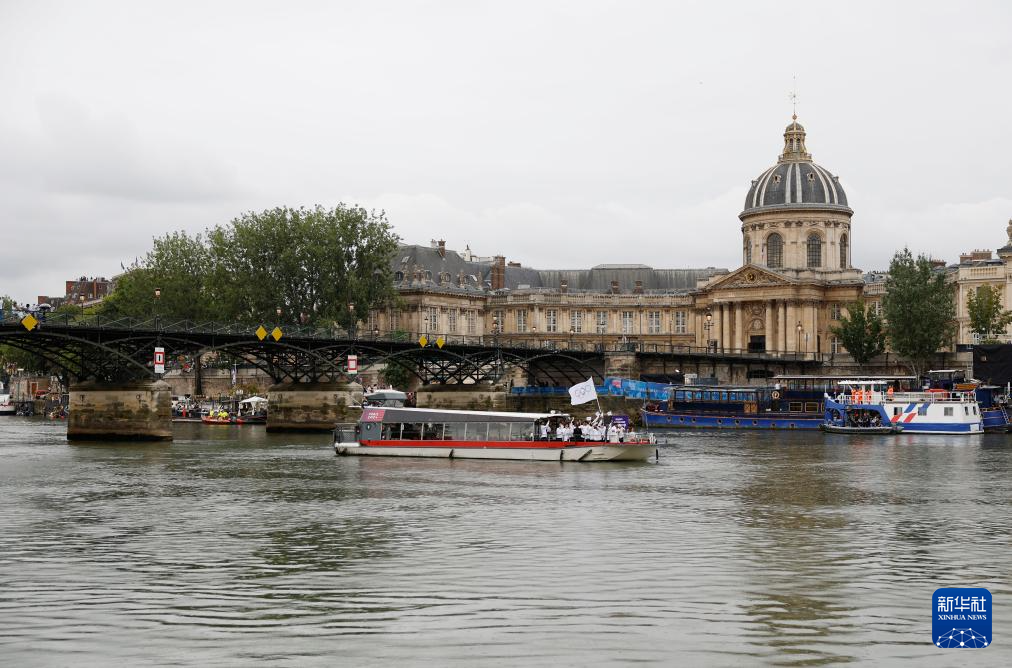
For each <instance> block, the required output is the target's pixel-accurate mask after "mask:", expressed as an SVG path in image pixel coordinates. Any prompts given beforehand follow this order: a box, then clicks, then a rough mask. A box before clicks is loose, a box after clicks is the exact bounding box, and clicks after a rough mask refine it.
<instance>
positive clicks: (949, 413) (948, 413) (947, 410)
mask: <svg viewBox="0 0 1012 668" xmlns="http://www.w3.org/2000/svg"><path fill="white" fill-rule="evenodd" d="M945 417H952V406H946V407H945Z"/></svg>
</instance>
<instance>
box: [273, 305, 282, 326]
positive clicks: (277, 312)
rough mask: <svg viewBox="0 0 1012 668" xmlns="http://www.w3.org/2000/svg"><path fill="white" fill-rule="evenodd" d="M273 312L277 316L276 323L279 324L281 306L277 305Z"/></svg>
mask: <svg viewBox="0 0 1012 668" xmlns="http://www.w3.org/2000/svg"><path fill="white" fill-rule="evenodd" d="M274 313H275V314H277V316H278V324H281V307H280V306H279V307H277V308H276V309H274Z"/></svg>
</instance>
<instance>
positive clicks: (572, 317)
mask: <svg viewBox="0 0 1012 668" xmlns="http://www.w3.org/2000/svg"><path fill="white" fill-rule="evenodd" d="M569 331H571V332H575V333H577V334H579V333H580V332H582V331H583V311H570V312H569Z"/></svg>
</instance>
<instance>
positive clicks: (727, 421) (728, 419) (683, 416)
mask: <svg viewBox="0 0 1012 668" xmlns="http://www.w3.org/2000/svg"><path fill="white" fill-rule="evenodd" d="M642 416H643V426H645V427H647V428H649V429H801V430H808V431H818V430H819V426H820V425H821V424H822V422H823V419H822V416H821V415H820V416H812V417H809V416H798V415H783V414H779V415H778V414H776V413H750V414H741V415H733V414H730V415H705V414H698V413H661V412H655V411H642Z"/></svg>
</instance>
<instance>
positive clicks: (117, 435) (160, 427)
mask: <svg viewBox="0 0 1012 668" xmlns="http://www.w3.org/2000/svg"><path fill="white" fill-rule="evenodd" d="M67 440H69V441H85V440H87V441H171V440H172V388H171V387H170V386H169V384H168V383H166V382H165V381H161V380H156V381H150V380H147V381H135V382H125V383H97V382H92V381H88V382H84V383H78V384H76V385H73V386H71V388H70V415H69V417H68V419H67Z"/></svg>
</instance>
